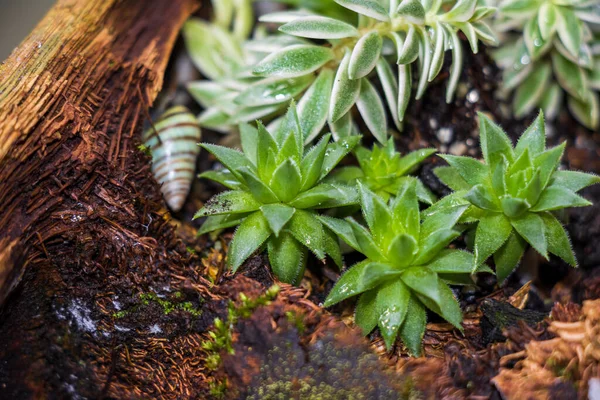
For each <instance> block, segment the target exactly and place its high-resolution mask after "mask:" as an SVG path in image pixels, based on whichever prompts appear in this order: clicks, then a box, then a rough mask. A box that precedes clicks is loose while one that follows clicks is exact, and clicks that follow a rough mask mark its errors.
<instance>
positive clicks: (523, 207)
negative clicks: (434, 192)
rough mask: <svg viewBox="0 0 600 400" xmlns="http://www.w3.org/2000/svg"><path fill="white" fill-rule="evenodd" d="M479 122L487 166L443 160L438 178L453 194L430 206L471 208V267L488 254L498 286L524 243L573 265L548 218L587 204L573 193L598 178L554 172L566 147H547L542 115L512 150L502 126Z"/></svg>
mask: <svg viewBox="0 0 600 400" xmlns="http://www.w3.org/2000/svg"><path fill="white" fill-rule="evenodd" d="M479 119H480V137H481V151H482V153H483V159H484V162H480V161H478V160H476V159H473V158H470V157H459V156H451V155H442V156H441V157H442V158H444V159H445V160H446V161H447V162H448V164H450V166H449V167H440V168H437V169H436V170H435V173H436V175H437V176H438V177H439V178H440V179H441V181H442V182H443V183H444V184H446V185H447V186H448V187H450V188H451V189H453V190H455V192H454V193H453V194H451V195H449V196H447V197H445V198H444V199H442V200H441V201H439V202H438V203H436V205H434V206H433V208H434V209H443V208H444V207H445V206H452V207H454V206H456V205H457V204H468V205H469V210H467V212H465V214H464V216H463V220H464V222H475V221H477V229H476V230H475V241H474V242H475V243H474V253H475V266H477V265H480V264H481V263H483V262H484V261H485V260H486V259H487V258H488V257H490V256H492V255H493V257H494V262H495V264H496V274H497V275H498V280H499V281H500V282H501V281H503V280H504V279H505V278H506V277H507V276H508V275H509V274H510V273H511V272H512V271H513V270H514V269H515V268H516V266H517V264H518V263H519V260H520V259H521V257H522V256H523V253H524V251H525V249H526V247H527V244H529V245H531V246H532V247H533V248H534V249H535V250H536V251H537V252H538V253H539V254H541V255H542V256H543V257H544V258H546V259H548V253H552V254H554V255H557V256H558V257H560V258H562V259H563V260H564V261H566V262H567V263H568V264H570V265H572V266H577V261H576V259H575V255H574V254H573V250H572V249H571V243H570V240H569V236H568V234H567V232H566V231H565V229H564V228H563V226H562V225H561V223H560V222H559V221H558V220H557V219H556V217H555V216H554V215H553V212H554V211H556V210H560V209H564V208H568V207H584V206H588V205H590V204H591V203H590V202H589V201H587V200H586V199H584V198H583V197H581V196H579V195H577V194H576V192H577V191H579V190H581V189H583V188H585V187H587V186H589V185H592V184H595V183H598V182H600V178H599V177H597V176H595V175H591V174H586V173H583V172H577V171H563V170H557V167H558V165H559V163H560V159H561V157H562V155H563V151H564V148H565V143H563V144H561V145H560V146H557V147H554V148H551V149H546V144H545V138H546V136H545V129H544V117H543V115H542V114H541V113H540V115H539V116H538V117H537V119H536V120H535V122H534V123H533V124H532V125H531V126H530V127H529V128H528V129H527V130H526V131H525V132H524V133H523V135H522V136H521V138H520V139H519V141H518V143H517V145H516V146H514V147H513V145H512V143H511V141H510V139H509V138H508V137H507V136H506V134H505V133H504V132H503V131H502V128H500V127H499V126H498V125H495V124H494V123H493V122H492V121H490V120H489V119H488V118H487V117H485V116H484V115H483V114H480V116H479Z"/></svg>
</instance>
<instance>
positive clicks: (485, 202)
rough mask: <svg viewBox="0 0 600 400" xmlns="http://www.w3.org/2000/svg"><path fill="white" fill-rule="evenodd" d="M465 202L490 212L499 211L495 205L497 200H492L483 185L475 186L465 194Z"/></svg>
mask: <svg viewBox="0 0 600 400" xmlns="http://www.w3.org/2000/svg"><path fill="white" fill-rule="evenodd" d="M465 200H468V201H469V202H470V203H471V204H473V205H475V206H477V207H479V208H482V209H484V210H490V211H500V207H499V205H498V204H496V201H498V199H497V198H494V197H493V196H492V195H491V194H490V192H489V190H488V189H487V188H486V187H485V186H484V185H475V186H473V187H472V188H471V190H469V192H467V194H465Z"/></svg>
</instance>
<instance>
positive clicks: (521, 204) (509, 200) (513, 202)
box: [500, 179, 539, 218]
mask: <svg viewBox="0 0 600 400" xmlns="http://www.w3.org/2000/svg"><path fill="white" fill-rule="evenodd" d="M538 182H539V179H538ZM500 203H501V205H502V212H503V213H504V215H506V216H507V217H508V218H518V217H520V216H521V215H523V214H524V213H526V212H527V210H529V207H530V204H529V203H528V202H527V201H525V200H523V199H520V198H515V197H510V196H507V197H504V198H503V199H502V200H501V202H500Z"/></svg>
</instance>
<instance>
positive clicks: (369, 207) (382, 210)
mask: <svg viewBox="0 0 600 400" xmlns="http://www.w3.org/2000/svg"><path fill="white" fill-rule="evenodd" d="M358 191H359V193H360V204H361V209H362V212H363V216H364V218H365V221H366V222H367V225H368V226H369V229H370V230H371V234H372V235H373V239H375V242H377V243H381V241H382V239H383V238H384V237H385V236H386V235H387V233H388V229H389V223H390V221H391V219H392V215H391V214H390V211H389V210H388V208H387V206H386V204H385V202H384V201H383V200H382V199H381V198H380V197H379V196H377V195H376V194H375V193H373V192H371V191H370V190H369V189H368V188H366V187H364V186H363V185H362V184H361V183H360V182H359V183H358Z"/></svg>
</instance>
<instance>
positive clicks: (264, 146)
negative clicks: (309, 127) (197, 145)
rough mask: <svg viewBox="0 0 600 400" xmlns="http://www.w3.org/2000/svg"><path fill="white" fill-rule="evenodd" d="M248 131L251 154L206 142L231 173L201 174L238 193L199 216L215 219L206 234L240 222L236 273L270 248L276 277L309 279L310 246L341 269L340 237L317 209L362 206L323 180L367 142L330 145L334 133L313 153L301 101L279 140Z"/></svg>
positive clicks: (234, 247)
mask: <svg viewBox="0 0 600 400" xmlns="http://www.w3.org/2000/svg"><path fill="white" fill-rule="evenodd" d="M240 129H241V138H242V148H243V150H244V153H241V152H239V151H236V150H232V149H228V148H225V147H220V146H216V145H211V144H203V145H202V146H203V147H204V148H205V149H206V150H207V151H209V152H210V153H212V154H213V155H214V156H215V157H216V158H217V159H218V160H219V161H220V162H221V163H222V164H223V165H224V166H225V167H226V168H227V171H221V172H215V171H210V172H207V173H204V174H202V175H201V176H202V177H205V178H209V179H213V180H215V181H218V182H220V183H222V184H223V185H225V186H226V187H228V188H229V189H231V190H229V191H226V192H223V193H221V194H219V195H216V196H215V197H213V198H212V199H211V200H210V201H208V202H207V203H206V204H205V206H204V207H203V208H202V209H201V210H200V211H198V212H197V213H196V216H195V217H196V218H199V217H205V216H209V218H208V219H207V220H206V222H205V223H204V224H203V225H202V227H201V229H200V231H199V234H202V233H206V232H210V231H213V230H215V229H220V228H225V227H231V226H235V225H239V227H238V229H237V230H236V232H235V235H234V237H233V240H232V241H231V245H230V247H229V253H228V257H227V263H228V266H229V267H230V268H231V269H233V271H236V270H237V269H238V268H239V267H240V266H241V265H242V263H243V262H244V261H245V260H246V259H247V258H248V257H249V256H250V255H252V253H254V252H255V251H256V250H258V249H259V248H261V246H263V245H264V247H266V248H267V251H268V255H269V261H270V263H271V268H272V269H273V272H274V273H275V275H276V276H277V277H278V278H279V279H280V280H282V281H284V282H291V283H297V282H298V280H299V279H300V278H301V277H302V274H303V273H304V268H305V265H306V256H307V249H309V250H311V251H312V252H313V253H314V254H315V255H316V256H317V257H318V258H319V259H323V258H325V256H326V255H329V256H330V257H331V258H332V259H333V260H334V261H335V262H336V264H338V265H339V266H341V264H342V259H341V253H340V248H339V244H338V240H337V237H336V236H335V234H334V233H333V232H331V231H330V230H329V229H328V228H327V227H325V226H323V224H322V223H321V222H320V220H319V219H318V218H317V216H318V214H317V212H316V211H315V210H317V209H324V208H332V207H340V206H346V205H350V204H356V203H357V201H358V198H357V195H356V191H355V189H354V188H352V187H349V186H343V185H336V184H329V183H322V182H321V181H322V180H323V178H325V177H326V176H327V174H328V173H329V172H330V171H331V170H332V169H333V167H334V166H335V165H336V164H337V163H338V162H339V161H340V160H341V159H342V158H343V157H344V156H345V155H346V154H347V153H348V152H350V151H351V150H352V149H353V148H354V146H355V145H356V144H357V143H358V141H359V140H360V137H359V136H353V137H349V138H346V139H344V140H341V141H339V142H337V143H330V141H329V139H330V135H325V136H324V137H323V138H322V139H321V140H320V141H319V143H318V144H317V145H316V146H315V147H313V148H312V149H310V150H308V151H306V152H305V151H304V140H303V137H302V132H301V127H300V122H299V121H298V115H297V113H296V108H295V106H294V105H293V104H292V106H291V107H290V108H289V111H288V113H287V115H286V119H285V120H284V121H283V122H282V124H281V125H280V127H279V129H278V130H277V131H276V132H275V133H274V134H273V135H271V134H270V133H269V132H268V131H267V130H266V129H265V128H264V126H262V125H261V124H260V123H259V124H258V129H254V128H253V127H251V126H250V125H244V126H242V127H241V128H240Z"/></svg>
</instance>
